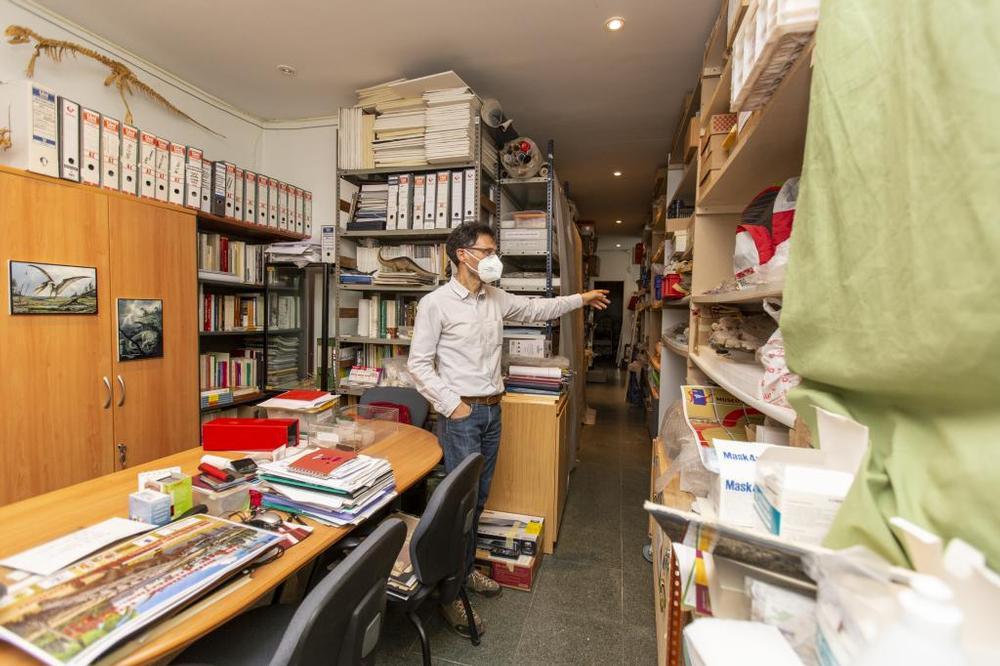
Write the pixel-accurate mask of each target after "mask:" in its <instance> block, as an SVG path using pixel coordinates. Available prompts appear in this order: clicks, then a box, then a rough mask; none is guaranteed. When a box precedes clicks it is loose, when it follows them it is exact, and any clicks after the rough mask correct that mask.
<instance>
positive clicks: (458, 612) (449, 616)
mask: <svg viewBox="0 0 1000 666" xmlns="http://www.w3.org/2000/svg"><path fill="white" fill-rule="evenodd" d="M441 615H443V616H444V619H445V620H446V621H447V622H448V626H449V627H451V629H452V631H454V632H455V633H456V634H458V635H459V636H461V637H462V638H472V633H471V632H470V631H469V620H468V618H467V617H466V615H465V606H463V605H462V600H461V599H455V600H454V601H453V602H451V603H450V604H441ZM472 617H473V619H474V620H475V622H476V629H478V630H479V635H480V636H482V635H483V632H484V631H486V625H485V624H483V620H482V619H481V618H480V617H479V613H477V612H476V609H475V608H473V609H472Z"/></svg>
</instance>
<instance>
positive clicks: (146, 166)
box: [80, 111, 156, 199]
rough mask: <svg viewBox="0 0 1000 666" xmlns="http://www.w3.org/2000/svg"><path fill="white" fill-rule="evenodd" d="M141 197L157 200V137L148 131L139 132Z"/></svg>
mask: <svg viewBox="0 0 1000 666" xmlns="http://www.w3.org/2000/svg"><path fill="white" fill-rule="evenodd" d="M80 117H81V118H82V117H83V112H82V111H81V116H80ZM139 196H143V197H146V198H147V199H155V198H156V135H155V134H151V133H149V132H146V131H140V132H139Z"/></svg>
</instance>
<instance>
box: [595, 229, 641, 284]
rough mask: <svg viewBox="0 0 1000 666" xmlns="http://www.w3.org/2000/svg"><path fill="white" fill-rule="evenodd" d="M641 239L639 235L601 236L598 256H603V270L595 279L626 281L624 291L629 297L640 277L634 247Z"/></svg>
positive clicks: (598, 244)
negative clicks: (633, 261) (633, 256)
mask: <svg viewBox="0 0 1000 666" xmlns="http://www.w3.org/2000/svg"><path fill="white" fill-rule="evenodd" d="M640 240H641V239H640V238H639V237H638V236H599V237H598V238H597V256H598V257H600V258H601V272H600V275H598V276H597V277H596V278H594V280H595V281H597V280H600V281H605V280H607V281H611V282H616V281H619V280H620V281H622V282H624V283H625V289H624V293H625V297H626V298H628V296H629V295H630V294H631V293H632V292H633V291H635V281H636V280H637V279H639V266H635V265H633V264H632V248H633V247H635V244H636V243H638V242H639V241H640ZM616 245H621V247H615V246H616Z"/></svg>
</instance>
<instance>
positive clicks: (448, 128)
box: [424, 87, 479, 164]
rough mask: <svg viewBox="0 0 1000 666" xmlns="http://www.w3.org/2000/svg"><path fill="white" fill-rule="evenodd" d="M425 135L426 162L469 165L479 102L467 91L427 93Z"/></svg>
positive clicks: (452, 89) (448, 89) (467, 89)
mask: <svg viewBox="0 0 1000 666" xmlns="http://www.w3.org/2000/svg"><path fill="white" fill-rule="evenodd" d="M424 101H426V102H427V133H426V134H425V136H424V146H425V148H426V154H427V155H426V156H427V162H429V163H430V164H437V163H440V162H456V161H468V160H471V159H472V152H473V150H472V149H473V145H472V137H473V124H472V121H473V112H475V113H478V112H479V108H478V107H479V101H478V99H477V98H476V95H475V93H473V92H472V91H471V90H470V89H469V88H468V87H462V88H446V89H444V90H428V91H427V92H425V93H424Z"/></svg>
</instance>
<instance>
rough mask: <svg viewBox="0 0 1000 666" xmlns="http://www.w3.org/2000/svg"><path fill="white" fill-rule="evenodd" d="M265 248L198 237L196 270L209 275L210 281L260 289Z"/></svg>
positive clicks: (209, 236)
mask: <svg viewBox="0 0 1000 666" xmlns="http://www.w3.org/2000/svg"><path fill="white" fill-rule="evenodd" d="M265 248H266V246H265V245H253V244H251V243H247V242H245V241H241V240H236V239H234V238H229V237H227V236H222V235H219V234H210V233H199V234H198V270H199V271H211V272H212V273H213V274H214V275H212V276H211V277H213V279H220V280H225V281H229V280H232V281H233V282H234V283H239V284H252V285H262V284H264V268H265V264H266V260H265V257H264V250H265ZM219 274H221V275H219Z"/></svg>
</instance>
